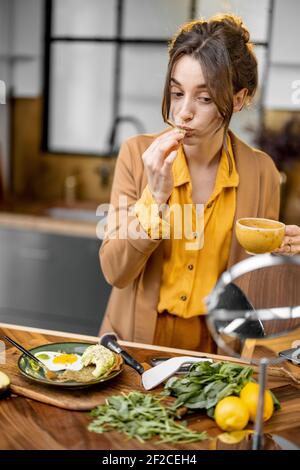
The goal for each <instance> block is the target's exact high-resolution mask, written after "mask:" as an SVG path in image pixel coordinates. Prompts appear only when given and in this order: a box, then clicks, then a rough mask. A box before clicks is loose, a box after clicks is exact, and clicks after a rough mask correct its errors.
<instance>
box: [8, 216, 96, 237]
mask: <svg viewBox="0 0 300 470" xmlns="http://www.w3.org/2000/svg"><path fill="white" fill-rule="evenodd" d="M0 226H1V227H3V228H14V229H22V230H30V231H35V232H46V233H55V234H60V235H69V236H74V237H86V238H93V239H96V238H97V234H96V227H97V223H95V222H86V221H84V222H83V221H75V220H74V221H73V220H72V221H71V220H58V219H54V218H52V217H46V216H41V215H28V214H12V213H9V212H0Z"/></svg>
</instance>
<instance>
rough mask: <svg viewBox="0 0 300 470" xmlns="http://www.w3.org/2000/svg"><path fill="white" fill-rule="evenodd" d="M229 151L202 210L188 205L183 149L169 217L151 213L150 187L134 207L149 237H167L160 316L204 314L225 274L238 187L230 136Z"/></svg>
mask: <svg viewBox="0 0 300 470" xmlns="http://www.w3.org/2000/svg"><path fill="white" fill-rule="evenodd" d="M227 149H228V157H229V159H228V157H227V154H226V152H225V150H223V151H222V154H221V158H220V162H219V167H218V171H217V177H216V181H215V187H214V190H213V192H212V194H211V196H210V198H209V200H208V201H207V202H206V204H205V205H199V204H198V205H195V204H194V203H193V201H192V182H191V178H190V173H189V169H188V165H187V161H186V157H185V154H184V150H183V147H182V146H181V147H180V148H179V150H178V154H177V157H176V159H175V162H174V164H173V177H174V189H173V191H172V194H171V196H170V198H169V201H168V207H169V208H170V211H169V214H168V215H167V216H165V217H164V219H163V220H162V219H160V218H159V217H158V215H159V214H158V213H157V212H155V210H154V211H153V208H155V207H157V205H155V200H154V199H153V198H152V195H151V192H150V190H149V188H148V186H146V188H145V190H144V192H143V194H142V196H141V198H140V200H139V201H138V202H137V204H136V206H135V212H136V215H137V217H138V218H139V221H140V223H141V225H142V227H143V228H144V230H145V231H146V232H147V233H148V235H149V236H152V238H159V237H163V238H165V240H164V245H165V247H164V263H163V272H162V280H161V288H160V296H159V302H158V312H159V313H161V312H163V311H164V310H167V311H168V312H169V313H171V314H174V315H178V316H180V317H183V318H190V317H193V316H196V315H201V314H204V313H205V303H204V298H205V297H206V296H207V295H208V294H209V292H210V291H211V290H212V288H213V287H214V285H215V283H216V281H217V280H218V278H219V277H220V275H221V274H222V272H223V271H225V270H226V265H227V261H228V256H229V250H230V243H231V236H232V229H233V219H234V214H235V209H236V188H237V186H238V184H239V175H238V173H237V170H236V167H235V161H234V156H233V151H232V147H231V142H230V138H229V136H228V138H227ZM229 160H230V164H229ZM230 170H231V171H230ZM150 207H151V210H150ZM183 208H184V209H183ZM180 216H181V218H180ZM168 217H169V218H168ZM189 222H190V223H189ZM151 229H152V232H151ZM203 229H204V230H203ZM180 232H181V233H182V236H181V233H180Z"/></svg>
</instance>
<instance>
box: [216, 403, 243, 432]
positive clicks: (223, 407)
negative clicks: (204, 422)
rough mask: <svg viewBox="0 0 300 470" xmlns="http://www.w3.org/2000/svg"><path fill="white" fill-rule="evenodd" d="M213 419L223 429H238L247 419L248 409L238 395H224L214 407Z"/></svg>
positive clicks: (241, 427)
mask: <svg viewBox="0 0 300 470" xmlns="http://www.w3.org/2000/svg"><path fill="white" fill-rule="evenodd" d="M214 417H215V420H216V423H217V425H218V426H219V428H221V429H223V431H240V430H241V429H244V427H245V426H246V425H247V423H248V421H249V411H248V408H247V406H246V405H245V403H244V402H243V401H242V400H241V399H240V398H239V397H233V396H230V397H226V398H223V399H222V400H220V401H219V403H218V404H217V406H216V409H215V416H214Z"/></svg>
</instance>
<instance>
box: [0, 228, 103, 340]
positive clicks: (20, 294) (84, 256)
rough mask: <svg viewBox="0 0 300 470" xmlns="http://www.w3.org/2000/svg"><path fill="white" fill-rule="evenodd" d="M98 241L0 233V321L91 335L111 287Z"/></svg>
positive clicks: (11, 232)
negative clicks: (103, 266)
mask: <svg viewBox="0 0 300 470" xmlns="http://www.w3.org/2000/svg"><path fill="white" fill-rule="evenodd" d="M100 243H101V242H100V241H99V240H97V239H95V240H93V239H89V238H80V237H72V236H65V235H58V234H48V233H43V232H35V231H26V230H15V229H6V228H1V229H0V322H1V321H2V322H6V323H12V324H19V325H27V326H32V327H37V328H49V329H56V330H63V331H69V332H75V333H82V334H97V333H98V330H99V328H100V325H101V322H102V320H103V315H104V311H105V307H106V304H107V301H108V297H109V294H110V290H111V287H110V286H109V284H107V282H106V281H105V279H104V277H103V274H102V272H101V269H100V264H99V257H98V251H99V246H100Z"/></svg>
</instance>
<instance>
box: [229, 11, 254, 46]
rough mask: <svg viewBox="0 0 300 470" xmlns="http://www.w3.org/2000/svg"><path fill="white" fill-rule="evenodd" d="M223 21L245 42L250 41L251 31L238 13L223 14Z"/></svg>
mask: <svg viewBox="0 0 300 470" xmlns="http://www.w3.org/2000/svg"><path fill="white" fill-rule="evenodd" d="M222 21H223V22H224V23H225V24H227V26H228V27H229V28H230V29H232V31H233V32H235V33H236V34H238V35H239V36H240V37H241V38H242V39H243V41H244V43H245V44H248V43H249V42H250V33H249V31H248V29H247V28H246V26H245V25H244V23H243V20H242V18H240V17H239V16H237V15H233V14H231V15H229V14H228V15H222Z"/></svg>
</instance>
